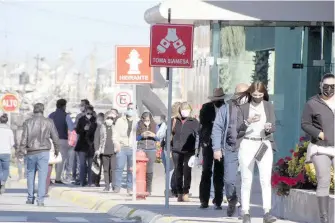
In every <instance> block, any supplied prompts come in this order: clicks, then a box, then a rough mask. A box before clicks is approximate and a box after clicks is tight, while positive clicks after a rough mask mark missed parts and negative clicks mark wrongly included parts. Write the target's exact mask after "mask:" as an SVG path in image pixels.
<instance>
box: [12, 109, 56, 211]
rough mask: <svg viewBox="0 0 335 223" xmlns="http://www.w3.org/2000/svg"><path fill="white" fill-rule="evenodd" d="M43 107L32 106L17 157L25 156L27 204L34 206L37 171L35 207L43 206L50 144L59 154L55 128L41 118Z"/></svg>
mask: <svg viewBox="0 0 335 223" xmlns="http://www.w3.org/2000/svg"><path fill="white" fill-rule="evenodd" d="M43 112H44V105H43V104H41V103H37V104H35V105H34V116H33V117H32V118H30V119H28V120H27V121H25V123H24V124H23V133H22V139H21V143H20V148H19V151H18V157H19V158H20V159H23V156H24V155H25V154H27V156H26V157H27V185H28V199H27V202H26V203H27V204H34V200H35V197H34V185H35V175H36V171H38V192H37V205H38V206H44V196H45V190H46V180H47V175H48V164H49V151H50V149H51V142H50V139H51V140H52V143H53V145H54V148H55V154H54V155H55V156H58V153H59V138H58V133H57V130H56V127H55V125H54V123H53V121H52V120H51V119H48V118H45V117H44V116H43Z"/></svg>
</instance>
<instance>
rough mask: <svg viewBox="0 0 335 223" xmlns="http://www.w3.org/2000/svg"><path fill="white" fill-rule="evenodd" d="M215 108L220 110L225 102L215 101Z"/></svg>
mask: <svg viewBox="0 0 335 223" xmlns="http://www.w3.org/2000/svg"><path fill="white" fill-rule="evenodd" d="M213 103H214V105H215V107H217V108H220V107H221V106H222V105H223V101H215V102H213Z"/></svg>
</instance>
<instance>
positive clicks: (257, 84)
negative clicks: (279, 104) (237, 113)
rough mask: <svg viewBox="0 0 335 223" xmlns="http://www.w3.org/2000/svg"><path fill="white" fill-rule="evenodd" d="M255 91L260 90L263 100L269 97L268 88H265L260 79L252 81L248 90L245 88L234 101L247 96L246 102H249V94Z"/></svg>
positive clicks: (250, 97)
mask: <svg viewBox="0 0 335 223" xmlns="http://www.w3.org/2000/svg"><path fill="white" fill-rule="evenodd" d="M255 91H258V92H261V93H263V94H264V96H263V100H264V101H269V99H270V97H269V93H268V90H267V89H266V86H265V84H263V82H261V81H255V82H253V83H252V84H251V85H250V87H249V88H248V90H246V91H245V92H242V93H241V94H240V95H239V97H238V98H237V99H236V101H235V102H236V103H237V102H239V101H240V100H241V99H242V98H244V97H247V98H248V103H250V102H251V99H252V96H251V94H252V93H254V92H255Z"/></svg>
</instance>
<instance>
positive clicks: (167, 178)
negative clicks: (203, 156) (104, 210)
mask: <svg viewBox="0 0 335 223" xmlns="http://www.w3.org/2000/svg"><path fill="white" fill-rule="evenodd" d="M168 23H171V9H170V8H169V11H168ZM171 70H172V68H169V67H167V68H166V80H167V81H169V83H168V84H169V86H168V118H167V120H168V123H167V124H168V125H167V134H166V153H167V155H166V159H165V160H166V164H165V167H166V169H165V208H169V195H170V191H169V190H170V189H169V188H170V185H169V183H170V154H171V143H170V139H171V124H172V123H171V106H172V75H171V73H172V72H171V73H170V71H171Z"/></svg>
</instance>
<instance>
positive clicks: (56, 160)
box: [49, 140, 62, 165]
mask: <svg viewBox="0 0 335 223" xmlns="http://www.w3.org/2000/svg"><path fill="white" fill-rule="evenodd" d="M50 143H51V149H50V153H49V164H50V165H53V164H57V163H61V162H62V154H61V153H58V156H55V148H54V144H53V143H52V141H51V140H50Z"/></svg>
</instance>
